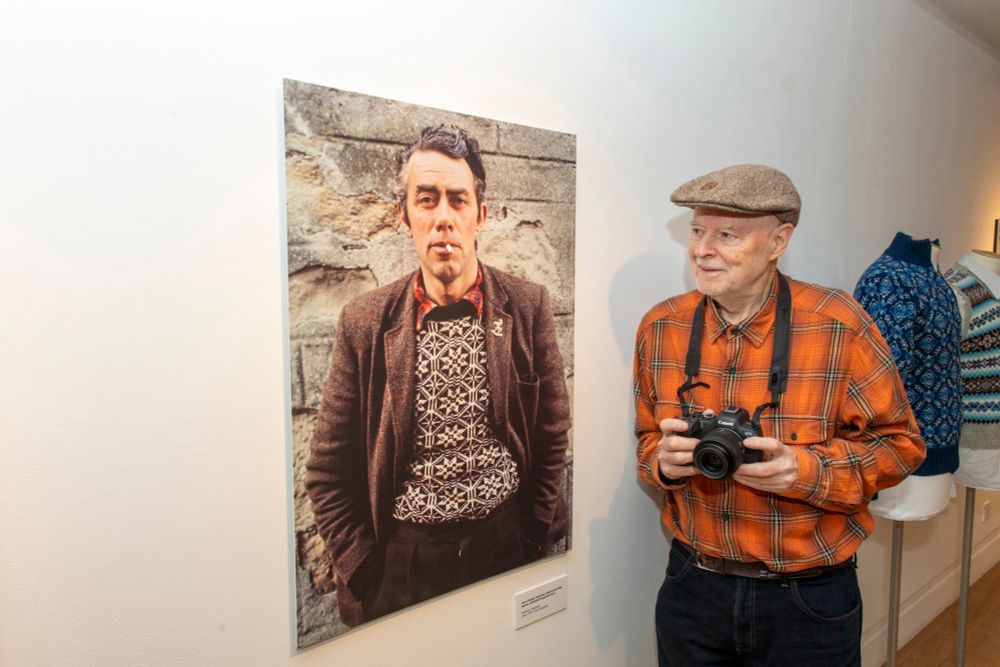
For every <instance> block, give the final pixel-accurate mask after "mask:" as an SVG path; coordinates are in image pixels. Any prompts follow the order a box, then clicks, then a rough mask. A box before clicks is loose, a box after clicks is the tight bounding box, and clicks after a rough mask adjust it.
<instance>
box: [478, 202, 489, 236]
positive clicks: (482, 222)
mask: <svg viewBox="0 0 1000 667" xmlns="http://www.w3.org/2000/svg"><path fill="white" fill-rule="evenodd" d="M488 212H489V209H488V208H487V207H486V202H483V203H482V204H480V205H479V219H478V220H476V233H477V234H478V233H479V230H481V229H482V228H483V225H485V224H486V214H487V213H488Z"/></svg>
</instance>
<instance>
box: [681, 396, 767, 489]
mask: <svg viewBox="0 0 1000 667" xmlns="http://www.w3.org/2000/svg"><path fill="white" fill-rule="evenodd" d="M684 421H686V422H687V424H688V427H687V430H686V431H684V432H683V433H678V434H677V435H681V436H684V437H687V438H698V440H700V442H699V443H698V444H697V445H696V446H695V448H694V453H693V456H694V467H695V468H697V469H698V471H699V472H701V474H702V475H704V476H705V477H708V478H711V479H726V478H727V477H732V475H733V473H734V472H736V469H737V468H739V467H740V466H741V465H742V464H744V463H760V462H761V461H763V460H764V452H762V451H760V450H759V449H747V448H746V447H744V446H743V440H744V439H745V438H752V437H754V436H758V435H761V431H760V428H759V427H757V426H756V425H755V424H754V423H753V422H752V421H751V419H750V413H748V412H747V411H746V410H745V409H743V408H726V409H725V410H723V411H722V412H720V413H719V414H717V415H711V416H708V417H706V416H705V413H704V412H696V413H694V414H692V415H690V416H688V417H686V418H685V419H684Z"/></svg>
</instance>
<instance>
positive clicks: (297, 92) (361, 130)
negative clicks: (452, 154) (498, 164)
mask: <svg viewBox="0 0 1000 667" xmlns="http://www.w3.org/2000/svg"><path fill="white" fill-rule="evenodd" d="M442 123H444V124H448V125H451V124H453V125H458V126H459V127H461V128H462V129H464V130H465V131H466V132H468V133H469V135H470V136H472V137H475V139H476V140H477V141H478V142H479V144H480V148H481V149H482V150H483V151H487V152H494V153H495V152H496V151H497V131H496V124H495V123H494V122H493V121H491V120H488V119H486V118H478V117H476V116H469V115H466V114H460V113H454V112H451V111H443V110H441V109H434V108H432V107H425V106H420V105H417V104H407V103H406V102H400V101H397V100H390V99H385V98H381V97H372V96H370V95H362V94H360V93H352V92H348V91H343V90H337V89H335V88H327V87H325V86H316V85H313V84H308V83H302V82H300V81H291V80H288V79H286V80H285V127H286V132H287V131H295V132H300V133H303V134H314V135H323V136H327V137H353V138H358V139H373V140H377V141H382V142H392V143H395V144H400V145H403V146H405V145H407V144H410V143H412V142H413V141H414V140H415V139H416V138H417V136H418V135H419V134H420V131H421V130H422V129H424V128H425V127H429V126H433V125H440V124H442ZM397 150H398V147H397Z"/></svg>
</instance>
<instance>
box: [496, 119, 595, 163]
mask: <svg viewBox="0 0 1000 667" xmlns="http://www.w3.org/2000/svg"><path fill="white" fill-rule="evenodd" d="M497 130H498V136H499V140H500V150H499V152H500V154H501V155H512V156H518V157H530V158H548V159H552V160H560V161H562V162H576V137H575V136H574V135H572V134H565V133H563V132H553V131H552V130H542V129H539V128H536V127H527V126H524V125H512V124H510V123H498V124H497Z"/></svg>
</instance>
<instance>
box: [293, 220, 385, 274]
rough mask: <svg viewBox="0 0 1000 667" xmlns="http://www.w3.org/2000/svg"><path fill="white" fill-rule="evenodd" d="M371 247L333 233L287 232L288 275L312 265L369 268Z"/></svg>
mask: <svg viewBox="0 0 1000 667" xmlns="http://www.w3.org/2000/svg"><path fill="white" fill-rule="evenodd" d="M368 255H369V247H368V244H367V243H366V242H362V241H352V240H350V239H345V238H342V237H340V236H337V235H336V234H334V233H333V232H330V231H319V232H313V233H310V234H300V233H296V234H295V235H294V236H293V234H292V232H291V230H289V233H288V273H289V275H291V274H293V273H296V272H298V271H301V270H302V269H305V268H308V267H310V266H331V267H336V268H338V269H365V268H368Z"/></svg>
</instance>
